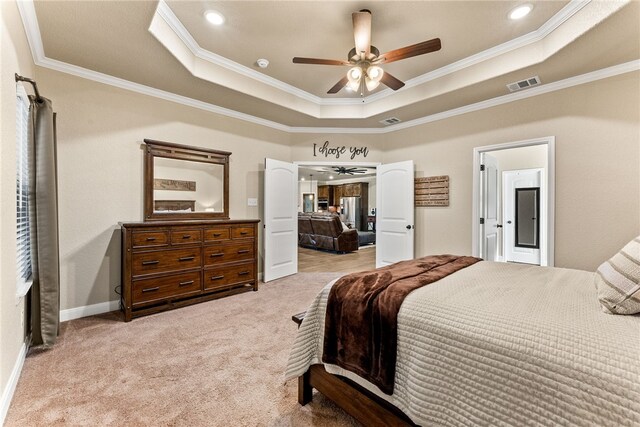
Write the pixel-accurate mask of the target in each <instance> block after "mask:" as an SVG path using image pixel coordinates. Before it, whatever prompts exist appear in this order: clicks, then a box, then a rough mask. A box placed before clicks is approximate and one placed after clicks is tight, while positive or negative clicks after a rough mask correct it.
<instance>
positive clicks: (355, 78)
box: [347, 67, 362, 92]
mask: <svg viewBox="0 0 640 427" xmlns="http://www.w3.org/2000/svg"><path fill="white" fill-rule="evenodd" d="M347 79H348V80H349V83H347V86H348V87H349V88H350V89H351V90H353V91H354V92H355V91H357V90H358V88H360V80H361V79H362V68H360V67H353V68H351V69H349V71H348V72H347Z"/></svg>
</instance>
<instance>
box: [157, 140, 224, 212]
mask: <svg viewBox="0 0 640 427" xmlns="http://www.w3.org/2000/svg"><path fill="white" fill-rule="evenodd" d="M144 142H145V143H146V149H145V178H144V211H145V213H144V219H145V221H153V220H175V219H229V156H230V155H231V153H229V152H226V151H219V150H211V149H205V148H198V147H191V146H187V145H179V144H173V143H170V142H163V141H154V140H150V139H145V140H144Z"/></svg>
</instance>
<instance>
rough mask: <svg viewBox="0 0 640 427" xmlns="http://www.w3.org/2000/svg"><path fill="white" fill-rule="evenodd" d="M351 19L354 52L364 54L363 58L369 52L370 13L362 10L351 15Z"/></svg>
mask: <svg viewBox="0 0 640 427" xmlns="http://www.w3.org/2000/svg"><path fill="white" fill-rule="evenodd" d="M351 17H352V19H353V38H354V39H355V42H356V52H357V53H358V54H361V53H362V52H364V54H365V57H366V56H367V55H368V54H369V52H370V51H371V11H369V10H367V9H362V10H361V11H360V12H354V13H353V14H352V15H351Z"/></svg>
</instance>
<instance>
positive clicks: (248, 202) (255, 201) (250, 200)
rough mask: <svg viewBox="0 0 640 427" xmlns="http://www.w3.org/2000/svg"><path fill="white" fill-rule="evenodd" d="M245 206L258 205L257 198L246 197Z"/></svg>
mask: <svg viewBox="0 0 640 427" xmlns="http://www.w3.org/2000/svg"><path fill="white" fill-rule="evenodd" d="M247 206H258V199H253V198H248V199H247Z"/></svg>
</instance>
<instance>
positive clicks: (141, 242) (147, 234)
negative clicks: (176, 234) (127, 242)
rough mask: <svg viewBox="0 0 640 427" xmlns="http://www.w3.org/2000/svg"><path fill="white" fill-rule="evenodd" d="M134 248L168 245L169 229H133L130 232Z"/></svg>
mask: <svg viewBox="0 0 640 427" xmlns="http://www.w3.org/2000/svg"><path fill="white" fill-rule="evenodd" d="M131 241H132V246H133V248H134V249H136V248H151V247H158V246H168V245H169V231H167V230H165V231H134V232H133V233H131Z"/></svg>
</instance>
